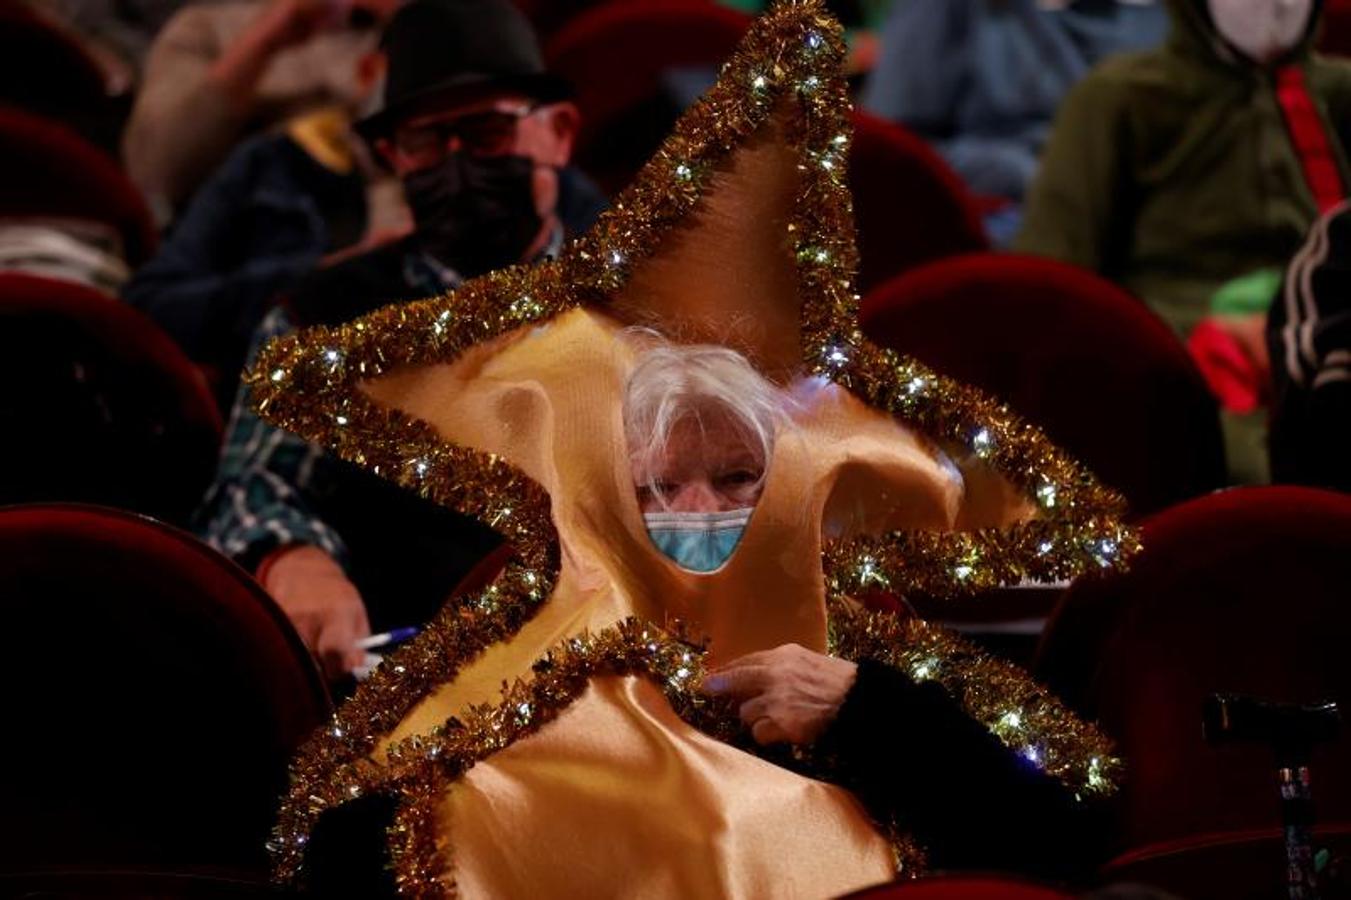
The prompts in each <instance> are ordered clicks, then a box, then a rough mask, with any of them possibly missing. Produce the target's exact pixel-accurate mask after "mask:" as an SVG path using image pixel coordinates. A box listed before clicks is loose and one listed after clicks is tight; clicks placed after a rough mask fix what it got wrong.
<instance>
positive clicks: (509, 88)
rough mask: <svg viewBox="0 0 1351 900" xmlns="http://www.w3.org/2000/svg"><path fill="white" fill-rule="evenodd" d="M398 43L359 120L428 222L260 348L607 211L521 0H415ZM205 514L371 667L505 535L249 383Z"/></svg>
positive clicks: (362, 264)
mask: <svg viewBox="0 0 1351 900" xmlns="http://www.w3.org/2000/svg"><path fill="white" fill-rule="evenodd" d="M381 50H382V51H383V57H384V60H385V62H386V65H387V69H386V80H385V90H384V108H383V109H382V110H381V111H380V112H379V113H378V114H376V115H373V116H371V117H370V118H368V119H366V120H364V121H363V122H361V123H360V124H359V125H358V129H359V131H360V132H361V133H362V135H363V136H364V137H365V138H366V140H367V141H368V142H369V143H370V144H371V145H372V146H373V147H374V148H375V150H376V152H377V153H378V154H379V156H380V158H381V159H382V160H383V161H384V162H385V163H386V164H387V165H388V166H389V167H390V168H391V169H392V170H393V171H394V173H395V174H396V175H397V176H398V177H399V178H400V179H401V180H402V182H403V185H404V193H405V195H406V197H407V200H408V204H409V207H410V208H411V209H412V212H413V218H414V222H415V229H414V232H413V233H412V234H411V235H410V236H408V237H407V238H404V239H402V240H400V241H397V242H395V243H392V244H387V245H385V246H383V247H381V248H379V249H376V250H373V251H371V252H369V253H366V254H363V255H361V256H357V257H354V258H351V259H349V260H347V261H345V262H342V263H339V264H337V265H334V266H331V267H329V268H327V269H321V270H319V271H317V272H315V273H314V274H313V275H311V276H310V277H309V278H307V279H306V281H305V282H304V283H302V284H301V285H300V286H299V287H298V288H297V289H296V290H295V291H294V292H293V293H292V294H291V295H290V296H289V297H288V298H286V300H285V302H284V303H283V304H282V305H280V306H279V307H278V308H277V309H275V310H273V312H272V313H270V314H269V315H268V317H267V318H266V319H265V320H264V321H263V324H262V326H261V327H260V328H259V330H258V333H257V334H256V335H255V337H254V342H253V350H252V352H251V354H250V356H251V357H252V356H253V355H254V354H256V352H257V350H258V349H259V348H260V347H261V346H263V345H264V344H265V343H267V341H269V340H271V339H272V338H274V337H277V336H279V335H281V334H284V333H286V332H288V331H290V330H292V329H293V328H295V327H299V326H304V325H316V324H327V325H334V324H339V323H341V322H345V321H348V320H350V319H354V318H356V317H358V316H361V315H363V314H365V313H367V312H370V311H372V310H374V309H377V308H379V307H381V306H384V305H385V304H387V303H391V302H395V301H403V300H413V299H418V298H421V297H426V296H429V295H432V294H436V293H440V292H442V291H445V290H447V289H449V288H453V287H455V286H456V285H458V284H459V283H460V282H461V281H462V280H464V279H466V278H470V277H473V276H475V275H479V274H482V273H484V272H488V271H491V270H493V269H496V268H501V267H503V266H507V265H511V264H513V263H518V262H529V261H532V260H537V259H540V258H543V257H545V256H549V255H552V254H553V253H555V252H557V250H558V249H559V248H560V247H561V245H562V242H563V240H564V238H565V236H566V235H567V234H568V233H570V232H576V231H579V230H581V229H584V228H585V227H586V226H587V225H589V224H590V222H591V220H592V219H594V217H595V215H596V214H597V213H598V212H599V210H600V207H601V205H602V201H601V198H600V197H599V195H598V193H597V192H596V191H595V189H594V188H593V187H591V186H590V185H589V184H588V183H587V182H586V181H585V180H584V179H583V178H582V177H581V176H579V175H578V174H577V173H575V172H572V171H570V170H568V169H567V168H565V167H566V165H567V162H568V159H569V156H570V154H571V151H572V142H573V138H574V136H575V135H576V132H577V127H578V113H577V110H576V108H575V107H574V106H572V105H571V104H570V103H567V102H565V98H566V96H567V93H566V90H565V88H564V86H563V85H562V84H561V83H560V82H559V81H558V80H557V79H555V78H554V77H552V76H550V75H549V74H548V73H546V72H545V71H544V66H543V62H542V58H541V55H540V51H539V47H538V44H537V42H536V40H535V37H534V35H533V33H532V32H531V30H530V26H529V25H528V24H527V22H526V21H525V19H524V18H523V17H522V16H521V14H520V13H519V12H518V11H517V10H516V8H515V7H514V6H513V5H512V4H511V3H510V2H509V0H413V2H410V3H409V4H408V5H406V6H405V7H403V8H402V9H401V10H400V11H399V13H398V14H397V15H396V16H395V17H394V19H393V20H392V21H391V22H390V25H389V27H388V28H387V29H386V31H385V35H384V39H383V40H382V42H381ZM199 516H200V522H201V530H202V531H203V532H204V534H205V536H206V537H207V539H208V540H209V541H210V542H211V543H212V544H214V545H215V546H217V547H218V548H219V549H221V550H222V551H223V552H224V553H226V554H227V555H229V556H231V557H233V558H234V559H236V560H237V561H239V562H240V563H241V564H242V565H244V566H245V568H247V569H249V570H250V571H254V572H255V573H256V575H257V577H258V580H259V581H260V582H261V583H262V584H263V586H264V587H265V588H267V590H268V591H269V593H271V594H272V596H273V597H274V598H276V600H277V602H278V603H279V604H280V605H281V607H282V608H283V609H284V610H285V611H286V613H287V615H288V616H289V617H290V619H291V621H292V623H293V624H295V626H296V628H297V630H298V631H299V632H300V635H301V637H302V638H303V639H304V640H305V643H306V645H307V646H309V647H310V649H311V650H312V651H314V652H315V653H316V654H317V655H318V656H319V658H320V660H321V661H322V662H323V664H324V668H325V670H326V671H327V672H328V673H329V675H330V676H331V677H337V676H339V675H341V674H343V673H346V672H351V671H354V670H357V669H359V668H360V667H361V665H362V664H363V659H364V656H365V654H364V653H363V652H362V651H361V650H360V649H358V648H357V645H356V642H357V641H358V640H359V639H360V638H362V637H365V636H366V635H367V634H369V633H370V632H371V631H372V629H374V630H375V631H377V632H379V631H386V630H391V629H395V628H401V627H405V626H414V625H419V624H421V623H422V622H423V621H425V620H426V619H427V618H428V617H429V616H430V615H431V614H432V613H433V612H435V611H436V610H437V609H438V608H439V607H440V605H441V604H442V603H443V602H444V601H445V599H446V597H447V595H448V594H449V592H450V590H451V589H452V588H453V587H454V586H455V584H456V583H457V582H458V581H459V579H460V578H461V577H462V576H463V575H464V574H465V573H466V572H467V571H468V570H469V568H470V567H472V565H473V564H474V563H475V562H476V561H477V560H478V559H480V558H481V557H482V556H483V555H484V554H485V553H487V552H488V551H490V550H491V549H492V547H493V546H494V544H495V543H496V540H497V539H496V537H495V536H494V535H493V534H492V533H491V532H489V531H488V530H487V529H485V528H483V527H482V526H481V525H478V524H477V523H475V522H473V521H472V520H469V519H467V518H465V517H462V516H459V515H456V514H454V513H451V512H450V511H449V510H446V509H444V508H442V507H439V506H436V505H434V504H432V503H430V502H428V501H424V500H420V499H418V498H415V497H413V496H411V495H409V494H407V493H405V492H403V491H401V490H399V489H398V488H396V487H394V486H393V485H391V484H388V483H386V482H384V481H382V480H380V479H378V478H376V477H375V476H371V475H368V474H366V473H364V472H361V471H359V470H357V469H356V468H354V467H351V466H349V465H347V464H346V463H343V462H341V461H339V460H337V459H336V458H334V457H332V456H329V455H328V454H326V453H325V452H324V451H323V450H322V449H320V448H319V447H317V446H314V445H311V444H308V443H306V442H305V441H302V440H301V439H300V438H297V437H296V436H294V435H291V434H288V433H286V432H283V431H280V430H278V429H276V428H273V427H272V426H270V425H267V424H266V423H264V422H262V421H261V420H260V419H258V417H257V416H255V415H254V414H253V412H252V406H251V398H250V397H249V396H248V391H247V388H245V389H243V390H241V392H240V395H239V397H238V398H237V399H236V402H235V406H234V411H233V413H232V415H231V420H230V428H229V433H228V435H227V441H226V446H225V449H224V452H223V453H222V457H221V464H220V468H219V471H218V473H217V478H216V482H215V484H214V485H213V486H212V488H211V490H210V491H209V493H208V495H207V498H206V501H205V504H204V506H203V508H202V510H201V511H200V513H199Z"/></svg>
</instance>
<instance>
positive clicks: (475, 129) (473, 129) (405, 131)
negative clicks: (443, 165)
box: [394, 104, 539, 165]
mask: <svg viewBox="0 0 1351 900" xmlns="http://www.w3.org/2000/svg"><path fill="white" fill-rule="evenodd" d="M538 108H539V107H538V105H535V104H531V105H526V106H518V107H513V108H506V107H499V108H497V109H491V110H487V111H485V112H477V113H469V114H467V115H463V116H457V117H456V118H453V119H444V120H442V121H439V122H428V123H427V124H425V125H404V126H400V127H399V128H397V129H396V130H395V132H394V143H395V145H396V146H398V148H399V151H400V152H401V153H403V154H404V155H405V156H408V157H409V158H411V159H412V160H413V161H414V162H416V163H419V164H423V165H435V164H436V163H439V162H441V161H442V160H444V159H445V158H446V157H447V156H449V155H450V154H452V153H467V154H469V155H470V156H502V155H504V154H507V153H510V152H511V151H512V150H513V149H514V148H515V146H516V128H517V126H518V125H519V124H520V123H521V120H522V119H524V118H526V117H527V116H529V115H530V114H531V113H533V112H535V110H537V109H538Z"/></svg>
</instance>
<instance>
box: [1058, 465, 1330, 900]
mask: <svg viewBox="0 0 1351 900" xmlns="http://www.w3.org/2000/svg"><path fill="white" fill-rule="evenodd" d="M1142 540H1143V542H1144V548H1145V549H1144V551H1143V552H1142V553H1141V554H1140V555H1139V556H1137V557H1136V558H1135V560H1134V561H1133V562H1132V564H1131V568H1130V570H1129V571H1128V572H1127V573H1125V574H1124V575H1121V576H1118V577H1113V578H1111V579H1110V580H1108V579H1101V580H1096V581H1081V582H1080V583H1078V584H1076V585H1075V586H1073V587H1072V588H1070V590H1069V592H1068V593H1067V595H1066V597H1065V599H1064V600H1063V602H1062V603H1061V605H1060V607H1059V609H1058V610H1057V612H1056V614H1055V616H1054V617H1053V618H1052V620H1051V622H1050V624H1049V626H1048V628H1047V631H1046V634H1045V636H1044V639H1043V644H1042V647H1041V651H1040V657H1039V660H1038V665H1037V672H1038V674H1039V676H1040V677H1041V678H1042V679H1043V680H1045V681H1046V682H1047V683H1048V684H1049V685H1050V686H1051V687H1052V689H1053V690H1055V691H1056V692H1057V693H1058V694H1059V695H1060V696H1061V697H1062V698H1064V699H1065V700H1066V701H1067V702H1069V703H1071V705H1073V706H1076V707H1078V708H1079V709H1080V710H1081V711H1083V712H1084V713H1085V714H1087V715H1090V716H1095V717H1097V718H1098V719H1099V720H1100V721H1101V723H1102V725H1103V727H1104V728H1105V729H1106V731H1107V732H1108V733H1109V734H1111V735H1112V736H1113V737H1115V738H1116V739H1117V740H1118V742H1119V746H1120V750H1121V753H1122V755H1123V756H1124V758H1125V760H1126V765H1127V772H1128V775H1127V778H1126V780H1125V785H1124V788H1123V791H1122V794H1121V796H1120V802H1119V804H1118V814H1119V824H1118V829H1117V830H1118V834H1119V843H1120V846H1121V847H1122V848H1126V849H1128V848H1135V847H1140V846H1143V845H1147V844H1153V843H1157V842H1160V841H1169V840H1174V839H1178V838H1184V837H1188V836H1192V835H1198V834H1206V833H1211V832H1225V831H1241V830H1252V829H1274V828H1277V827H1278V826H1279V824H1280V810H1279V804H1278V800H1277V793H1276V785H1275V776H1274V773H1273V759H1272V753H1271V751H1270V749H1268V748H1264V747H1260V746H1246V745H1244V746H1224V747H1214V746H1211V745H1209V744H1207V743H1206V742H1205V741H1204V740H1203V738H1202V734H1201V708H1202V703H1203V701H1204V699H1205V698H1206V697H1207V696H1209V695H1210V694H1212V693H1216V692H1224V693H1236V694H1251V695H1254V696H1257V697H1263V698H1269V699H1272V700H1278V701H1286V702H1301V703H1303V702H1315V701H1322V700H1335V701H1337V702H1338V703H1340V704H1341V706H1342V709H1343V711H1346V710H1351V666H1348V665H1347V647H1349V646H1351V604H1348V603H1347V598H1348V587H1347V586H1348V585H1351V497H1348V496H1345V495H1341V494H1333V493H1328V492H1323V491H1315V490H1309V489H1304V488H1287V487H1268V488H1240V489H1235V490H1230V491H1224V492H1221V493H1217V494H1213V495H1211V496H1209V497H1205V498H1202V499H1199V500H1193V501H1191V502H1189V503H1185V504H1182V505H1181V506H1177V507H1175V508H1173V509H1169V510H1167V511H1165V512H1163V513H1160V514H1159V515H1157V516H1155V517H1153V518H1151V519H1149V520H1147V521H1146V522H1145V523H1144V526H1143V532H1142ZM1312 771H1313V792H1314V806H1315V809H1316V812H1317V816H1318V819H1319V821H1322V822H1325V823H1335V822H1351V735H1347V734H1345V733H1344V734H1343V736H1342V737H1341V738H1340V740H1339V741H1338V742H1337V743H1335V744H1330V745H1324V746H1322V747H1320V748H1319V749H1318V750H1317V751H1316V752H1315V754H1314V758H1313V763H1312ZM1275 893H1276V892H1275V891H1273V893H1272V895H1273V896H1274V895H1275Z"/></svg>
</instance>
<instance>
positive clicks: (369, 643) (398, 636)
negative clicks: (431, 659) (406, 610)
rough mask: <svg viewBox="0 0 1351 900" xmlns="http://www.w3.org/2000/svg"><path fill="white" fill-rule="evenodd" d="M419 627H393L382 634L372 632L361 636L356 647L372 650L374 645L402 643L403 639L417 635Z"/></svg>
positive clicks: (384, 645)
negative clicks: (366, 635)
mask: <svg viewBox="0 0 1351 900" xmlns="http://www.w3.org/2000/svg"><path fill="white" fill-rule="evenodd" d="M418 631H419V629H417V628H413V627H409V628H395V629H394V630H393V631H386V632H385V633H384V634H373V635H371V636H370V637H366V638H362V639H361V640H359V641H357V648H358V649H361V650H374V649H375V648H376V647H388V646H389V645H390V644H402V643H403V642H404V641H407V640H411V639H412V638H415V637H417V633H418Z"/></svg>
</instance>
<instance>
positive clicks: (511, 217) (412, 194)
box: [403, 153, 543, 277]
mask: <svg viewBox="0 0 1351 900" xmlns="http://www.w3.org/2000/svg"><path fill="white" fill-rule="evenodd" d="M534 171H535V162H534V160H532V159H529V158H528V157H524V156H493V157H486V158H479V157H473V156H468V155H465V154H461V153H452V154H450V155H449V156H447V157H446V159H445V161H443V162H441V163H439V164H437V165H435V166H432V167H431V168H430V169H422V170H420V171H417V172H413V173H411V174H410V175H407V176H405V177H404V179H403V192H404V195H405V196H406V197H407V199H408V206H409V208H410V209H411V210H412V212H413V221H414V222H416V223H417V234H418V240H419V241H421V243H422V246H423V248H424V249H426V251H427V252H428V253H430V254H431V255H432V256H434V257H436V258H437V259H438V260H440V261H441V262H442V263H444V264H446V265H448V266H451V267H452V268H454V269H455V270H456V271H457V272H459V273H460V274H461V275H464V276H465V277H472V276H474V275H480V274H482V273H484V272H490V271H492V270H493V269H500V268H502V267H503V266H508V265H511V264H512V263H517V262H520V261H521V255H522V254H524V253H525V251H526V248H528V247H529V246H530V242H531V241H533V240H534V239H535V237H536V236H537V235H538V234H539V230H540V227H541V225H542V224H543V222H542V220H541V219H540V217H539V213H538V212H536V211H535V193H534V189H533V183H532V177H533V175H534Z"/></svg>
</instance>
